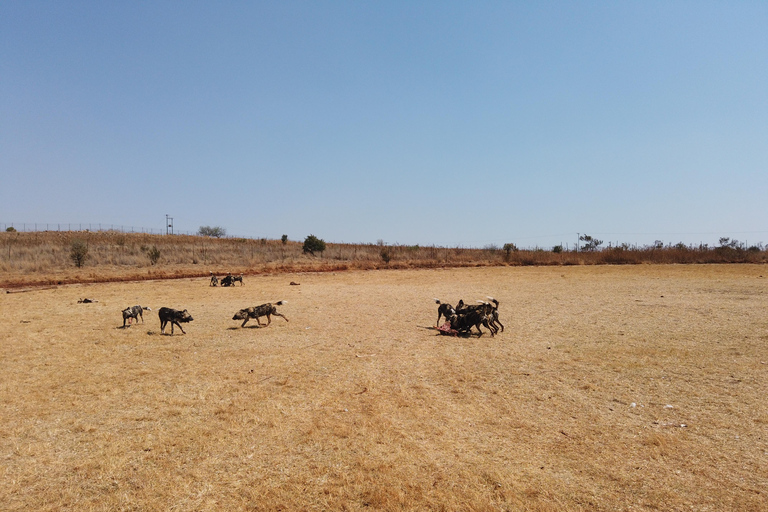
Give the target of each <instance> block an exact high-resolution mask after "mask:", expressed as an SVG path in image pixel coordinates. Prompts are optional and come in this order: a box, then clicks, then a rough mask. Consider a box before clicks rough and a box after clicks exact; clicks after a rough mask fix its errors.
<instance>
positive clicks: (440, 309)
mask: <svg viewBox="0 0 768 512" xmlns="http://www.w3.org/2000/svg"><path fill="white" fill-rule="evenodd" d="M435 302H436V303H437V322H436V323H435V325H440V317H445V319H446V320H448V317H450V316H451V315H455V314H456V310H455V309H453V306H451V305H450V304H448V303H445V304H444V303H442V302H440V299H435Z"/></svg>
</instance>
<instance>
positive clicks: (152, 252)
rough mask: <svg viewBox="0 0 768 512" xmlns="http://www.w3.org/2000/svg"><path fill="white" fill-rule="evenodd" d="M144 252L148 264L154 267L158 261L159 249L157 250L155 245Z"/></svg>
mask: <svg viewBox="0 0 768 512" xmlns="http://www.w3.org/2000/svg"><path fill="white" fill-rule="evenodd" d="M146 252H147V258H149V264H150V265H155V264H156V263H157V261H158V260H159V259H160V249H158V248H157V246H156V245H153V246H152V247H151V248H148V249H147V251H146ZM193 263H194V262H193Z"/></svg>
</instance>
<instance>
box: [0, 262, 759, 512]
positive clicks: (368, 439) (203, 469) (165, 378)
mask: <svg viewBox="0 0 768 512" xmlns="http://www.w3.org/2000/svg"><path fill="white" fill-rule="evenodd" d="M761 275H765V268H764V267H763V266H759V265H717V266H709V265H698V266H652V265H642V266H631V267H607V266H602V267H579V266H571V267H525V268H521V267H495V268H490V267H489V268H465V269H451V270H439V269H435V270H395V271H347V272H337V273H334V272H327V273H305V274H290V273H288V274H277V275H262V276H252V277H251V278H250V279H248V280H247V282H246V285H245V286H242V287H241V286H236V287H230V288H219V287H216V288H213V287H210V286H208V279H207V276H202V277H195V278H187V277H180V278H178V279H173V280H151V281H143V282H116V283H103V284H78V285H69V286H66V285H57V286H56V288H51V289H45V290H43V289H37V290H31V291H29V292H26V293H13V294H0V307H2V311H3V315H2V317H0V339H2V340H3V341H2V343H1V344H0V360H2V361H3V378H2V379H1V380H0V408H1V411H2V413H1V414H0V461H2V463H0V509H3V510H62V509H77V510H82V509H96V510H122V509H140V510H147V509H157V510H167V509H182V510H191V509H194V510H254V509H255V510H277V509H283V510H362V509H370V508H379V509H410V510H414V509H421V510H425V509H426V510H432V509H444V510H611V511H613V510H659V509H661V510H683V509H685V510H689V509H694V510H755V511H756V510H764V509H766V507H768V497H767V496H766V494H765V489H768V469H766V468H768V437H767V436H768V407H766V405H765V397H766V396H768V383H767V381H766V379H765V374H766V371H767V370H768V348H767V347H768V344H767V343H766V341H768V320H767V319H766V317H765V311H766V306H768V295H766V286H767V284H766V280H765V279H764V278H761V277H760V276H761ZM292 281H293V282H299V283H301V286H291V285H290V283H291V282H292ZM489 295H491V296H493V297H495V298H496V299H498V300H499V301H500V309H499V311H500V315H501V321H502V322H503V324H504V327H505V330H504V332H503V333H500V334H499V335H497V336H495V337H491V336H490V335H489V334H488V333H487V332H486V334H485V335H483V336H482V337H479V338H478V337H477V336H472V337H470V338H459V337H450V336H440V335H438V332H437V330H435V329H434V325H433V324H434V322H435V319H436V317H437V308H436V305H435V303H434V301H433V297H438V298H440V299H441V300H442V301H446V302H451V303H455V302H457V301H458V300H459V299H464V300H465V301H466V302H473V301H475V300H476V299H483V298H485V297H487V296H489ZM83 297H89V298H92V299H95V300H98V302H95V303H91V304H78V300H79V299H81V298H83ZM278 300H285V301H286V304H284V305H283V306H281V307H280V311H281V312H282V313H284V314H285V316H287V317H288V318H289V319H290V321H289V322H285V321H283V319H281V318H278V319H273V322H272V324H271V325H270V326H269V327H258V326H256V325H254V326H251V325H250V324H248V325H246V327H245V328H240V327H239V325H240V323H241V322H240V321H236V320H232V316H233V315H234V313H235V312H236V311H237V310H239V309H241V308H245V307H248V306H255V305H258V304H261V303H264V302H273V303H274V302H277V301H278ZM134 304H140V305H142V306H146V307H151V308H152V311H145V312H144V320H145V323H143V324H142V323H140V322H139V323H138V324H136V323H134V324H132V325H131V326H130V327H127V328H125V329H123V328H121V326H122V316H121V310H122V309H124V308H125V307H127V306H132V305H134ZM162 306H165V307H171V308H174V309H188V311H189V312H190V313H191V314H192V316H193V317H194V321H192V322H190V323H187V324H184V330H185V331H186V332H187V334H186V335H182V334H179V331H178V330H177V331H176V333H175V334H174V335H173V336H169V335H161V334H160V323H159V320H158V318H157V314H156V311H157V309H159V308H160V307H162Z"/></svg>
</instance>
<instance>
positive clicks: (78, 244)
mask: <svg viewBox="0 0 768 512" xmlns="http://www.w3.org/2000/svg"><path fill="white" fill-rule="evenodd" d="M69 257H70V259H71V260H72V263H74V264H75V266H76V267H77V268H80V267H82V266H83V265H84V264H85V260H87V259H88V244H86V243H85V242H83V241H82V240H73V241H72V244H71V245H70V248H69Z"/></svg>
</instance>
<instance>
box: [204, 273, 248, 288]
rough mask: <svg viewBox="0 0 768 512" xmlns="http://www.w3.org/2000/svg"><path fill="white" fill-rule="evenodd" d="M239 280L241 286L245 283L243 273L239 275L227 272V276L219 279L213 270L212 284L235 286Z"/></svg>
mask: <svg viewBox="0 0 768 512" xmlns="http://www.w3.org/2000/svg"><path fill="white" fill-rule="evenodd" d="M238 282H239V283H240V286H243V285H244V284H245V283H244V282H243V274H240V275H239V276H233V275H232V274H230V273H227V275H226V276H224V277H222V278H221V279H219V278H218V277H216V275H215V274H214V273H213V272H211V286H218V285H221V286H235V283H238Z"/></svg>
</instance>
